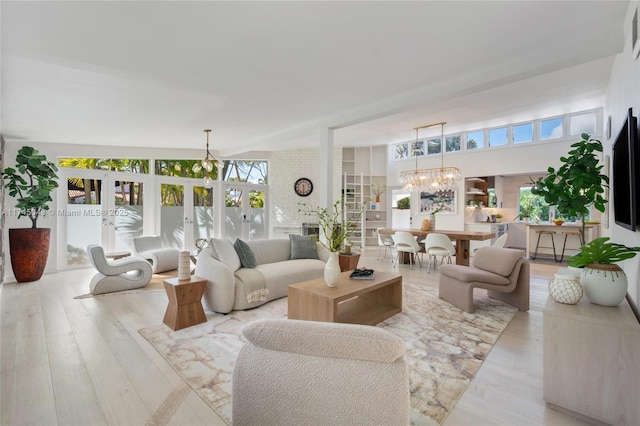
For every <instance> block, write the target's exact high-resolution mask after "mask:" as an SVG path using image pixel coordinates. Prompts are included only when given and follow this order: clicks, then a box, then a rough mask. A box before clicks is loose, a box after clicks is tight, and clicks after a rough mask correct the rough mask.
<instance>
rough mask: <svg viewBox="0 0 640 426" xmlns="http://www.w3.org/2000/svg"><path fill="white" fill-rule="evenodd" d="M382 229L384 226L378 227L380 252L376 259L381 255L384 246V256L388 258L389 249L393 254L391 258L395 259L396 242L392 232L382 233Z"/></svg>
mask: <svg viewBox="0 0 640 426" xmlns="http://www.w3.org/2000/svg"><path fill="white" fill-rule="evenodd" d="M381 229H384V228H377V229H376V233H377V234H378V254H377V256H376V260H378V258H379V257H380V250H381V249H383V248H384V258H385V259H386V258H387V251H389V253H390V254H391V260H392V261H393V248H394V247H395V245H396V244H395V243H394V242H393V238H391V234H380V230H381Z"/></svg>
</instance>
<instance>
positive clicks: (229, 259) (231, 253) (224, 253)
mask: <svg viewBox="0 0 640 426" xmlns="http://www.w3.org/2000/svg"><path fill="white" fill-rule="evenodd" d="M209 247H210V250H211V255H212V256H213V257H214V258H215V259H217V260H219V261H220V262H222V263H224V264H225V265H227V266H228V267H229V269H231V271H232V272H235V271H237V270H238V269H240V258H239V257H238V253H237V252H236V249H235V248H234V247H233V244H232V243H231V241H229V240H228V239H227V238H211V239H210V240H209Z"/></svg>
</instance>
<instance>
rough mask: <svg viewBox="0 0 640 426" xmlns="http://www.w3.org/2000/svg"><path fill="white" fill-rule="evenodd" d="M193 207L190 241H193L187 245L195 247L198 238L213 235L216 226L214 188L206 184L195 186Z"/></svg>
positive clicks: (207, 237) (206, 238) (207, 238)
mask: <svg viewBox="0 0 640 426" xmlns="http://www.w3.org/2000/svg"><path fill="white" fill-rule="evenodd" d="M192 192H193V203H192V204H193V208H192V213H191V216H192V219H189V221H190V222H191V224H192V225H193V226H192V227H191V233H192V234H191V235H189V236H188V241H190V242H191V244H189V245H188V246H187V247H194V244H195V241H196V240H197V239H201V238H203V239H205V240H207V241H209V238H211V237H213V229H214V228H213V226H214V207H213V189H212V188H205V187H204V186H193V191H192Z"/></svg>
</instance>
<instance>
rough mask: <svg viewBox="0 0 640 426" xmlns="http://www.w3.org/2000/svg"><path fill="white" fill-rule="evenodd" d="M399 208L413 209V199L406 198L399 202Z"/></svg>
mask: <svg viewBox="0 0 640 426" xmlns="http://www.w3.org/2000/svg"><path fill="white" fill-rule="evenodd" d="M398 208H399V209H400V210H406V209H410V208H411V197H404V198H401V199H399V200H398Z"/></svg>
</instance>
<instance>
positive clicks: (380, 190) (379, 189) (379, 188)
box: [371, 185, 387, 203]
mask: <svg viewBox="0 0 640 426" xmlns="http://www.w3.org/2000/svg"><path fill="white" fill-rule="evenodd" d="M386 190H387V187H386V186H385V185H373V186H372V187H371V192H372V193H373V195H375V196H376V203H379V202H380V196H381V195H382V194H384V192H385V191H386Z"/></svg>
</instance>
